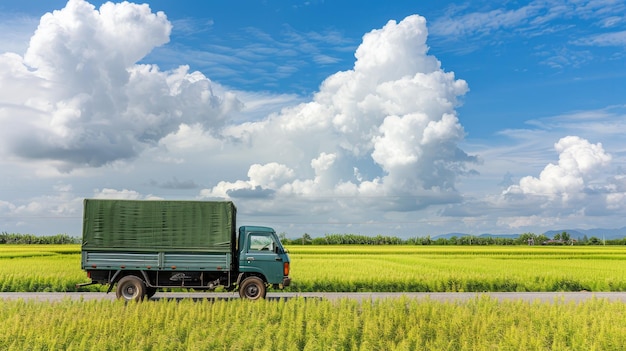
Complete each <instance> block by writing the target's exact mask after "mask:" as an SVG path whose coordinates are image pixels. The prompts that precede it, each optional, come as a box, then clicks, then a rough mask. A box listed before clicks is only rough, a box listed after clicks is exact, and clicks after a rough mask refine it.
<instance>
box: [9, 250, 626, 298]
mask: <svg viewBox="0 0 626 351" xmlns="http://www.w3.org/2000/svg"><path fill="white" fill-rule="evenodd" d="M289 249H290V251H291V252H290V256H291V259H292V264H291V276H292V278H293V286H292V287H290V288H289V289H288V290H289V291H303V292H305V291H306V292H309V291H349V292H354V291H397V292H403V291H407V292H408V291H416V292H436V291H455V292H456V291H467V292H481V291H581V290H587V291H626V247H623V246H608V247H605V246H563V247H542V246H535V247H526V246H506V247H503V246H488V247H484V246H348V245H345V246H293V247H290V248H289ZM87 281H88V279H87V277H86V274H85V273H84V272H83V271H81V269H80V246H78V245H24V246H20V245H1V246H0V291H3V292H8V291H74V290H76V289H75V287H74V286H75V284H77V283H82V282H87ZM83 290H101V291H102V290H106V287H101V286H90V287H86V288H83Z"/></svg>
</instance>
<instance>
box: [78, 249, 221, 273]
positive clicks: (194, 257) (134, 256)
mask: <svg viewBox="0 0 626 351" xmlns="http://www.w3.org/2000/svg"><path fill="white" fill-rule="evenodd" d="M231 262H232V255H231V254H230V253H226V254H213V253H178V252H141V253H137V252H119V251H117V252H101V251H83V255H82V267H83V269H85V270H96V269H106V270H111V269H112V270H118V269H126V270H133V269H139V270H150V269H152V270H163V271H173V270H177V271H183V270H200V271H223V272H227V271H230V263H231Z"/></svg>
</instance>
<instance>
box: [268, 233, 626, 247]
mask: <svg viewBox="0 0 626 351" xmlns="http://www.w3.org/2000/svg"><path fill="white" fill-rule="evenodd" d="M279 236H280V240H281V242H282V243H283V244H286V245H626V237H625V238H621V239H610V240H603V239H599V238H597V237H595V236H592V237H591V238H588V237H587V236H586V235H585V236H584V237H582V238H577V239H573V238H571V236H570V235H569V234H568V233H567V232H562V233H558V234H556V235H554V237H553V238H548V237H547V236H546V235H544V234H539V235H537V234H534V233H524V234H521V235H519V236H518V237H516V238H503V237H495V236H471V235H463V236H452V237H450V238H445V237H439V238H436V239H433V238H431V237H430V236H424V237H412V238H408V239H402V238H399V237H396V236H384V235H377V236H367V235H359V234H326V235H324V236H323V237H317V238H312V237H311V235H310V234H308V233H304V234H303V235H302V237H300V238H295V239H289V238H287V235H286V234H285V233H281V234H279Z"/></svg>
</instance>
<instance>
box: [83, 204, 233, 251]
mask: <svg viewBox="0 0 626 351" xmlns="http://www.w3.org/2000/svg"><path fill="white" fill-rule="evenodd" d="M84 205H85V206H84V213H83V250H109V249H113V250H125V251H150V250H168V251H205V252H206V251H211V252H231V246H232V247H234V243H235V228H236V223H235V221H236V215H237V209H236V207H235V205H234V204H233V203H232V202H230V201H217V202H216V201H165V200H164V201H161V200H154V201H153V200H143V201H142V200H100V199H85V203H84Z"/></svg>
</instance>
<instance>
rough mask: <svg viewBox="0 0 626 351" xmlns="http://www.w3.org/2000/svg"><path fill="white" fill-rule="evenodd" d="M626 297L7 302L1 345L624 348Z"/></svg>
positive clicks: (0, 311) (0, 309)
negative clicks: (447, 300)
mask: <svg viewBox="0 0 626 351" xmlns="http://www.w3.org/2000/svg"><path fill="white" fill-rule="evenodd" d="M625 314H626V305H625V304H623V303H618V302H609V301H606V300H600V299H594V300H590V301H587V302H585V303H580V304H574V303H564V302H558V301H556V302H554V303H538V302H537V303H529V302H514V301H502V302H498V301H495V300H492V299H489V298H485V297H482V298H476V299H473V300H471V301H468V302H463V303H458V302H457V303H442V302H436V301H432V300H425V301H417V300H411V299H406V298H399V299H389V300H376V301H365V302H361V303H359V302H356V301H354V300H349V299H344V300H339V301H327V300H318V299H304V298H296V299H290V300H279V301H270V300H267V301H258V302H251V301H247V300H232V301H213V302H211V301H208V300H202V301H196V302H195V301H192V300H181V301H173V300H169V301H168V300H159V301H149V302H143V303H128V304H125V303H123V302H121V301H114V302H111V301H108V300H99V301H98V300H91V301H71V300H64V301H62V302H56V303H48V302H36V301H28V302H25V301H21V300H20V301H2V300H0V330H2V333H0V349H1V350H15V351H21V350H90V349H94V350H320V351H322V350H323V351H326V350H367V351H369V350H454V351H459V350H474V351H476V350H524V351H532V350H623V349H624V347H626V329H625V327H624V323H623V316H624V315H625Z"/></svg>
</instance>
